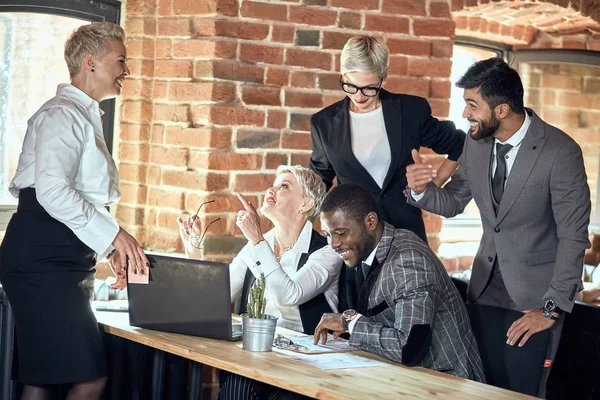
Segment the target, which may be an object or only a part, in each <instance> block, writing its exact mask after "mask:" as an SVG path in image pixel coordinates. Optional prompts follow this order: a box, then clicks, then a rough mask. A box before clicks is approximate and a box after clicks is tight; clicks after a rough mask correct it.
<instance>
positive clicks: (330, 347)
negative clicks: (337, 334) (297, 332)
mask: <svg viewBox="0 0 600 400" xmlns="http://www.w3.org/2000/svg"><path fill="white" fill-rule="evenodd" d="M290 339H291V340H292V342H293V343H294V344H295V345H298V346H303V348H300V349H298V350H296V351H298V352H300V353H330V352H332V351H349V350H355V349H353V348H352V347H350V344H349V343H348V341H347V340H345V339H335V338H334V337H333V335H332V334H330V333H328V334H327V343H326V344H321V343H320V340H319V344H316V345H315V344H313V342H314V336H302V337H294V338H290ZM304 348H306V350H305V349H304Z"/></svg>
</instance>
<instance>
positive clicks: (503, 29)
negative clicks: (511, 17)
mask: <svg viewBox="0 0 600 400" xmlns="http://www.w3.org/2000/svg"><path fill="white" fill-rule="evenodd" d="M512 30H513V27H512V26H511V25H506V24H502V25H500V34H501V35H502V36H512Z"/></svg>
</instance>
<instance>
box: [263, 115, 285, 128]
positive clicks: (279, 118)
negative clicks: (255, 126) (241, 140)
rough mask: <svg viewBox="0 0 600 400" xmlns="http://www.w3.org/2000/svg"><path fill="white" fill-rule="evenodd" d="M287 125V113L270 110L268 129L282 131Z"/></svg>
mask: <svg viewBox="0 0 600 400" xmlns="http://www.w3.org/2000/svg"><path fill="white" fill-rule="evenodd" d="M286 125H287V112H285V111H280V110H269V111H268V113H267V127H268V128H275V129H282V128H285V127H286Z"/></svg>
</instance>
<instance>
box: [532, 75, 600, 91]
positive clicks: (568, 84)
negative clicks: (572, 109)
mask: <svg viewBox="0 0 600 400" xmlns="http://www.w3.org/2000/svg"><path fill="white" fill-rule="evenodd" d="M591 82H593V81H590V80H586V88H585V91H586V92H588V93H598V92H597V90H598V89H600V85H594V86H596V87H594V88H593V90H592V91H590V90H589V89H590V88H589V86H588V84H589V83H591ZM599 83H600V82H599ZM541 86H542V87H543V88H545V89H546V90H548V89H564V90H576V91H578V92H580V91H581V89H582V86H583V77H581V76H572V75H559V74H552V73H548V72H545V73H544V74H543V75H542V83H541Z"/></svg>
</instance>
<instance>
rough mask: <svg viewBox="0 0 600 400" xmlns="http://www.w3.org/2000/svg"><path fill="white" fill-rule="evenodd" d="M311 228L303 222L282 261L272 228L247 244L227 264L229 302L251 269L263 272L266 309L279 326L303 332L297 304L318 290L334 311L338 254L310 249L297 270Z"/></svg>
mask: <svg viewBox="0 0 600 400" xmlns="http://www.w3.org/2000/svg"><path fill="white" fill-rule="evenodd" d="M312 231H313V228H312V223H311V222H310V221H308V222H306V224H305V225H304V228H302V232H301V233H300V236H299V237H298V240H297V241H296V244H294V247H293V248H292V249H291V250H289V251H288V252H286V253H284V254H283V256H282V257H281V263H280V262H279V261H277V257H275V253H273V247H274V242H275V230H274V229H271V230H270V231H269V232H267V233H266V234H265V240H263V241H262V242H260V243H258V244H257V245H256V246H253V245H252V244H250V243H248V244H246V246H244V248H243V249H242V250H241V251H240V253H239V254H238V255H237V256H236V257H235V258H234V259H233V261H232V262H231V265H230V266H229V275H230V278H231V302H234V301H236V300H237V299H238V297H240V296H241V295H242V289H243V286H244V277H245V276H246V271H247V269H248V268H250V271H252V274H254V276H255V277H256V278H259V277H260V274H261V273H263V274H265V280H266V284H267V287H266V290H265V297H266V298H267V305H266V309H265V312H266V313H267V314H271V315H274V316H276V317H278V318H279V321H277V323H278V325H279V326H282V327H284V328H288V329H292V330H295V331H298V332H302V331H303V330H304V329H303V327H302V320H301V319H300V311H299V309H298V305H300V304H304V303H306V302H307V301H308V300H310V299H312V298H313V297H315V296H317V295H319V294H321V293H325V299H326V300H327V303H328V304H329V306H331V308H332V309H333V311H334V312H337V306H338V281H339V275H340V271H341V268H342V259H341V258H340V256H339V255H338V254H337V253H336V252H335V251H334V250H333V249H332V248H331V247H330V246H329V245H327V246H325V247H323V248H321V249H319V250H317V251H315V252H313V253H312V254H311V255H310V256H309V257H308V260H307V261H306V264H304V266H303V267H302V268H300V269H299V270H298V262H299V261H300V257H301V256H302V253H308V249H309V246H310V237H311V235H312ZM257 261H259V262H258V263H257Z"/></svg>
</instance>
